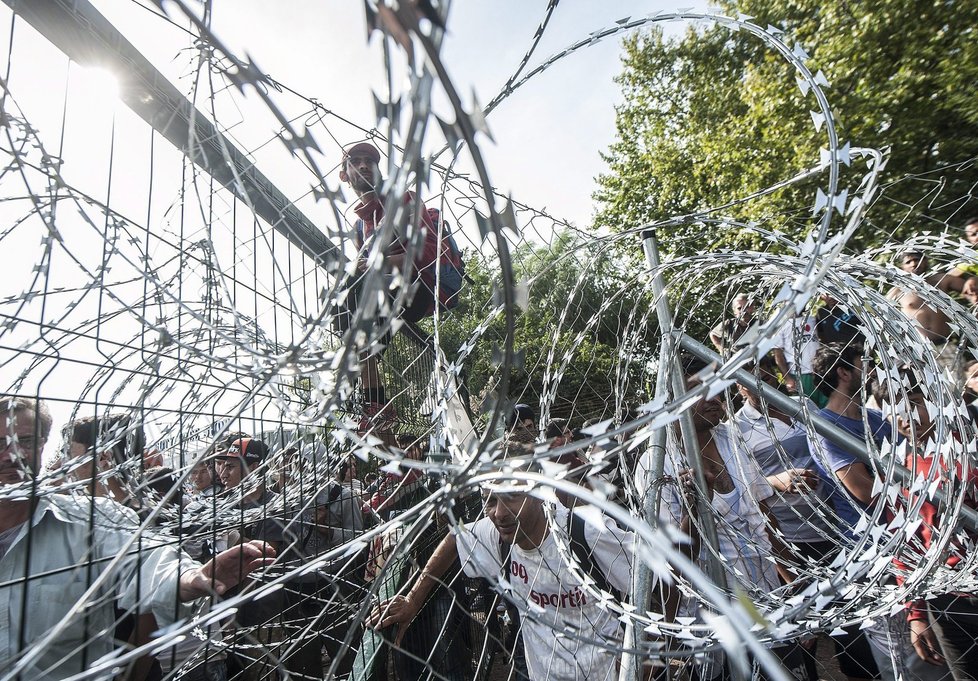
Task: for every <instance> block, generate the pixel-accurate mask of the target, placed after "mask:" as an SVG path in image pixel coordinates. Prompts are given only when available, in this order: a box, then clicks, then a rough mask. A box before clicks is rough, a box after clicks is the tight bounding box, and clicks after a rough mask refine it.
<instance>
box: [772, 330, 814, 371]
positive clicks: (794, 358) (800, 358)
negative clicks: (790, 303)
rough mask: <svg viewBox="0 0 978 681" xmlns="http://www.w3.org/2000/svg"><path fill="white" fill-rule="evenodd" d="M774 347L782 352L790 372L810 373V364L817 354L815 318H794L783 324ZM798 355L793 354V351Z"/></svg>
mask: <svg viewBox="0 0 978 681" xmlns="http://www.w3.org/2000/svg"><path fill="white" fill-rule="evenodd" d="M775 340H776V341H777V344H776V345H775V347H778V348H781V349H782V350H783V351H784V359H785V361H786V362H787V363H788V367H789V368H790V369H791V371H792V372H794V373H798V374H810V373H812V362H814V361H815V353H816V352H818V346H819V343H818V335H817V334H816V333H815V318H814V317H811V316H807V317H795V318H794V319H792V320H791V322H790V323H788V324H785V325H784V327H783V328H782V329H781V332H780V333H779V334H778V335H777V336H775ZM796 349H797V350H798V353H797V354H796V353H795V350H796Z"/></svg>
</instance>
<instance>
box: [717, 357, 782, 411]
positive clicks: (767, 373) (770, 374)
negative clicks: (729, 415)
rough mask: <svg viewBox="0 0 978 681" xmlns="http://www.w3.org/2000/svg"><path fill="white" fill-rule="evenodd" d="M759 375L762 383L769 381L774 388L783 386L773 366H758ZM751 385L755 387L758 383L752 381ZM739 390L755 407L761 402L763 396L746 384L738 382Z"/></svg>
mask: <svg viewBox="0 0 978 681" xmlns="http://www.w3.org/2000/svg"><path fill="white" fill-rule="evenodd" d="M757 377H758V378H759V379H760V380H761V382H762V383H767V384H768V385H769V386H771V387H772V388H776V389H780V388H781V386H780V385H779V384H778V377H777V374H775V373H774V371H773V370H772V369H771V367H770V366H768V365H766V364H761V365H760V366H758V367H757ZM750 385H751V387H753V386H754V385H756V384H754V383H753V382H752V383H751V384H750ZM737 390H738V391H739V392H740V396H741V397H743V398H744V399H745V400H747V401H748V402H750V403H751V404H752V405H754V406H755V407H756V406H758V405H759V404H760V403H761V398H760V397H759V396H758V395H757V394H756V393H754V392H752V391H751V390H748V389H747V387H746V386H744V385H742V384H740V383H738V384H737ZM720 404H721V407H722V406H723V403H722V402H721V403H720Z"/></svg>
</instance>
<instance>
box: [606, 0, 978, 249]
mask: <svg viewBox="0 0 978 681" xmlns="http://www.w3.org/2000/svg"><path fill="white" fill-rule="evenodd" d="M721 6H722V8H723V9H724V11H725V12H726V13H728V14H729V15H731V16H736V15H737V13H738V12H742V13H744V14H747V15H750V16H753V17H754V18H753V19H752V20H751V21H752V22H753V23H755V24H758V25H760V26H767V25H768V24H771V25H774V26H778V27H781V28H783V29H784V30H785V35H786V41H787V42H788V44H789V45H792V44H793V43H794V42H795V41H797V42H798V43H800V44H802V45H803V46H804V47H805V49H806V50H807V51H808V53H809V54H810V55H811V59H810V60H809V62H808V63H809V68H811V69H812V71H813V72H815V71H817V70H818V69H821V70H822V71H823V72H824V74H825V76H826V77H827V79H828V81H829V83H830V87H829V88H828V89H827V96H828V98H829V103H830V105H831V106H832V108H833V111H834V114H835V119H836V123H837V126H838V130H839V136H840V140H842V141H849V142H850V143H851V144H852V145H853V146H864V147H875V148H884V147H888V148H889V149H890V158H889V163H888V166H887V169H886V172H885V176H884V183H889V184H887V185H886V187H885V191H884V192H883V194H882V198H881V199H880V200H879V201H878V202H877V203H876V204H875V205H874V206H873V207H872V210H871V211H870V214H869V218H868V220H867V222H866V223H865V225H864V227H863V229H862V230H860V231H859V232H858V233H857V235H856V236H855V238H854V240H853V241H852V242H851V245H852V247H853V248H862V247H865V246H868V245H876V244H879V243H880V242H882V241H884V240H886V239H887V238H888V237H895V238H898V239H899V238H903V237H905V236H907V235H908V234H910V233H913V232H915V231H919V230H920V229H921V227H926V226H927V225H928V224H933V225H935V226H937V227H939V224H940V222H943V221H951V222H952V223H953V221H954V220H955V219H961V218H963V217H965V216H964V214H963V212H964V211H966V212H971V211H972V210H973V209H972V208H970V207H967V206H966V204H965V202H964V200H963V199H964V197H967V196H968V195H969V194H970V192H971V191H972V188H973V187H974V186H975V183H976V181H978V167H976V166H975V164H973V163H971V161H972V159H974V158H975V157H976V156H978V99H976V98H975V97H974V89H975V85H976V83H978V47H976V45H975V43H976V41H975V37H976V36H975V26H978V3H974V2H971V1H964V0H873V1H871V2H841V1H840V2H820V1H819V0H737V1H731V0H726V1H725V2H722V3H721ZM622 61H623V72H622V74H621V75H620V76H619V78H618V82H619V83H620V84H621V87H622V90H623V95H624V101H623V104H622V105H621V106H620V107H619V108H618V112H617V140H616V141H615V142H614V143H613V144H612V145H611V147H610V149H609V150H608V152H607V153H606V154H605V160H606V162H607V164H608V171H607V172H606V173H605V174H603V175H601V176H600V177H599V178H598V185H599V189H598V190H597V192H596V194H595V199H596V200H597V201H598V203H599V207H600V210H599V213H598V215H597V217H596V222H597V224H598V225H606V226H610V227H612V228H614V229H621V228H625V227H632V226H636V225H640V224H643V223H647V222H650V221H653V220H659V219H663V218H667V217H670V216H676V215H682V214H686V213H693V212H698V211H702V210H704V209H707V208H710V207H715V206H719V205H721V204H724V203H726V202H728V201H731V200H733V199H736V198H739V197H743V196H746V195H748V194H750V193H752V192H754V191H757V190H760V189H763V188H766V187H769V186H771V185H773V184H775V183H776V182H779V181H781V180H785V179H787V178H789V177H792V176H793V175H794V174H796V173H797V172H799V171H801V170H803V169H805V168H808V167H811V166H813V165H815V164H817V163H818V160H819V155H818V152H819V149H820V148H821V147H823V146H825V135H824V129H823V132H822V133H817V132H816V129H815V126H814V125H813V122H812V119H811V117H810V115H809V111H811V110H813V109H816V105H815V100H814V98H813V96H812V95H811V94H809V95H808V96H807V97H806V96H805V95H803V94H802V92H801V91H800V89H799V88H798V86H797V84H796V82H795V76H796V71H795V70H794V68H793V67H792V66H791V65H790V64H788V63H787V62H786V61H784V60H783V59H782V58H781V57H780V56H779V55H777V54H775V53H774V52H773V51H771V50H770V49H769V48H767V47H766V46H765V45H764V44H763V43H762V42H761V41H760V40H758V39H757V38H754V37H752V36H750V35H748V34H746V33H745V32H743V31H740V32H731V31H729V30H727V29H725V28H722V27H718V26H711V27H708V28H697V29H690V30H689V31H687V33H686V34H685V36H684V37H682V38H681V39H671V40H667V39H665V38H664V37H663V35H662V33H661V32H659V31H655V30H653V31H647V32H644V33H641V34H637V35H634V36H632V37H630V38H629V39H627V40H626V41H625V44H624V54H623V57H622ZM854 166H858V167H854V168H853V169H852V171H850V172H849V173H848V175H847V176H846V177H845V178H844V181H846V182H848V183H849V185H848V186H849V187H850V189H852V188H854V184H853V183H854V182H855V181H856V180H857V179H858V178H859V176H860V175H861V174H862V173H863V172H865V166H864V165H863V164H861V163H860V164H856V163H854ZM921 176H923V177H922V178H921ZM914 178H920V179H919V180H918V179H914ZM941 183H943V185H941ZM817 186H821V187H823V188H824V187H825V179H824V176H823V177H822V178H820V179H817V180H812V181H808V182H806V183H804V184H802V185H797V186H794V187H792V188H789V189H785V190H782V191H778V192H776V193H773V194H771V195H768V196H765V197H763V198H760V199H757V200H754V201H751V202H750V203H748V204H746V205H741V206H738V207H735V208H733V209H730V210H727V211H725V212H724V215H729V216H732V217H735V218H740V219H746V220H755V221H759V222H761V223H762V224H763V226H765V227H767V228H776V229H780V230H782V231H784V232H786V233H787V234H788V235H789V236H790V237H792V238H793V239H796V240H797V239H800V238H801V237H802V236H803V235H804V234H806V233H807V232H808V231H809V230H810V229H811V227H812V225H813V221H812V218H811V207H812V205H813V200H814V194H815V188H816V187H817ZM935 187H940V191H941V193H940V195H939V197H938V196H937V195H936V194H934V193H933V192H932V190H933V189H935ZM928 192H931V193H928ZM908 218H909V219H908ZM760 244H761V241H760V239H759V237H758V236H757V235H756V234H755V233H752V232H751V231H749V230H743V229H717V228H716V227H715V226H708V227H704V226H703V225H700V224H696V223H688V224H684V225H680V226H678V227H676V228H674V229H673V230H671V232H670V233H667V234H663V235H662V247H663V249H664V250H665V251H666V252H671V253H680V254H681V253H691V252H696V251H702V250H703V249H707V248H718V247H723V246H734V245H736V246H738V247H757V246H760ZM765 247H766V248H770V246H769V245H767V246H765Z"/></svg>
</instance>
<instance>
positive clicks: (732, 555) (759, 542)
mask: <svg viewBox="0 0 978 681" xmlns="http://www.w3.org/2000/svg"><path fill="white" fill-rule="evenodd" d="M713 440H714V442H715V443H716V446H717V450H718V451H719V452H720V458H721V459H722V460H723V464H724V466H725V467H726V468H727V471H728V472H729V473H730V477H731V478H732V480H733V490H732V491H730V492H728V493H726V494H720V493H717V492H715V493H714V494H713V500H712V506H713V510H714V513H715V517H716V526H717V538H718V539H719V541H720V547H719V548H720V555H722V556H723V557H724V558H726V560H727V562H726V564H725V567H726V570H727V575H728V578H729V579H731V581H730V584H729V586H731V587H733V586H734V583H733V580H734V579H735V580H736V581H737V583H739V585H740V587H741V588H742V589H744V591H746V592H747V593H750V592H751V591H756V590H761V591H763V592H770V591H773V590H774V589H776V588H778V587H779V586H780V584H781V582H780V581H779V579H778V572H777V570H776V569H775V567H774V564H773V563H771V561H770V560H769V559H768V558H769V557H770V556H771V542H770V540H769V539H768V536H767V523H766V521H767V519H766V518H765V517H764V514H763V513H762V512H761V507H760V506H759V505H758V502H760V501H765V500H767V499H769V498H770V497H772V496H773V495H774V490H773V489H772V488H771V485H770V484H768V481H767V480H766V479H765V477H764V474H763V473H762V472H761V469H760V468H758V466H757V463H755V462H754V460H753V459H751V458H750V457H748V456H743V455H741V454H739V453H738V451H737V449H736V447H735V446H734V444H733V442H732V441H731V437H730V431H729V430H728V427H727V425H726V424H720V425H719V426H717V427H716V428H714V429H713ZM685 467H687V466H686V465H685V464H684V463H682V462H680V464H679V466H677V465H676V463H675V462H674V461H673V460H672V457H666V461H665V474H666V475H672V476H674V475H675V471H676V469H677V468H685ZM662 511H663V512H664V513H666V514H668V515H667V518H668V519H669V520H671V521H672V522H673V523H676V524H678V523H679V519H680V518H681V517H682V515H681V514H682V505H681V502H680V499H679V492H678V490H677V489H676V487H675V486H674V485H665V486H663V488H662ZM706 556H707V548H706V546H705V545H704V546H703V549H702V550H701V552H700V562H701V564H705V562H704V561H705V560H706Z"/></svg>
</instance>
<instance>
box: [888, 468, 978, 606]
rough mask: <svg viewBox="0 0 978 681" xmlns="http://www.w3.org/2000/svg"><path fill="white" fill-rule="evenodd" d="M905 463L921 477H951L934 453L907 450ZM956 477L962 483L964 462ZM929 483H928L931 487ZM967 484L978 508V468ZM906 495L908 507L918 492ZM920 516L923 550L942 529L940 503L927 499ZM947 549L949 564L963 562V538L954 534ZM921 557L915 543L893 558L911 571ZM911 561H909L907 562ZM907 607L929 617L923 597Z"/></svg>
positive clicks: (972, 503) (905, 492) (968, 494)
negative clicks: (977, 496)
mask: <svg viewBox="0 0 978 681" xmlns="http://www.w3.org/2000/svg"><path fill="white" fill-rule="evenodd" d="M905 465H906V466H907V468H909V469H910V470H911V471H914V472H915V473H916V475H917V476H918V477H922V478H924V479H938V480H947V477H948V476H947V469H946V468H945V467H944V466H943V465H941V464H939V463H938V462H937V461H936V460H935V458H934V457H933V456H929V455H926V454H919V453H916V452H909V453H908V454H907V460H906V462H905ZM935 465H941V469H940V470H938V471H936V476H935V477H934V478H931V470H932V469H933V467H934V466H935ZM954 479H955V481H956V482H958V484H961V464H957V465H956V470H955V474H954ZM930 484H933V483H930ZM930 484H928V487H929V486H930ZM965 484H966V486H967V487H966V489H967V491H966V492H965V505H966V506H970V507H971V508H978V503H976V490H978V470H975V469H972V470H971V474H970V475H969V476H968V481H967V483H965ZM946 488H947V485H946V484H945V489H946ZM922 492H923V490H922ZM918 494H919V493H918ZM903 497H904V498H905V499H906V500H907V507H908V508H909V507H911V506H913V505H914V504H915V503H916V502H917V494H914V495H913V496H911V495H910V491H909V490H906V489H905V490H903ZM891 519H892V514H891ZM920 520H921V523H920V526H919V527H918V528H917V531H916V532H915V537H916V538H917V539H918V540H919V541H920V543H921V544H922V545H923V548H924V550H925V551H926V550H927V549H929V548H930V545H931V542H933V541H934V539H935V538H937V535H938V532H939V528H940V517H939V515H938V512H937V507H936V506H935V505H934V504H933V503H931V502H929V501H925V502H924V503H923V504H922V505H921V507H920ZM946 550H947V551H948V555H947V559H946V560H945V564H946V565H947V566H948V567H951V568H953V567H954V566H955V565H957V564H958V563H960V562H961V559H962V557H963V556H962V553H963V551H964V546H962V544H961V541H960V540H959V539H958V538H952V539H951V541H949V542H948V543H947V548H946ZM919 558H920V555H919V554H918V552H917V551H916V550H915V547H913V546H912V545H909V544H908V545H907V546H905V548H904V550H903V552H902V555H900V556H897V557H896V558H894V559H893V562H894V564H895V565H896V566H897V568H899V570H900V572H910V571H911V570H913V568H914V566H915V565H916V563H917V561H918V560H919ZM908 563H910V564H909V565H908ZM897 582H899V583H903V578H902V577H901V576H898V577H897ZM907 608H908V610H909V612H908V614H907V619H908V620H926V619H927V606H926V603H925V602H924V601H912V602H910V603H908V604H907Z"/></svg>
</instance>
